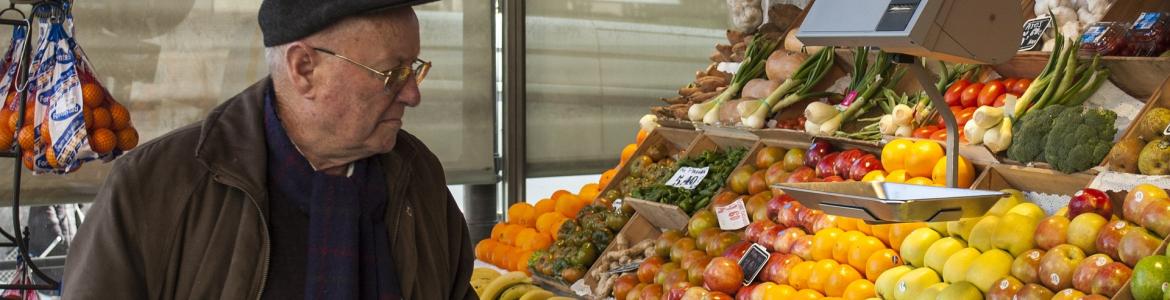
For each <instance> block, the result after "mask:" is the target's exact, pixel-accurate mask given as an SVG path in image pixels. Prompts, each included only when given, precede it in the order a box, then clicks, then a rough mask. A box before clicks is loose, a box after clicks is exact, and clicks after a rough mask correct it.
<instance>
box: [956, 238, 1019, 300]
mask: <svg viewBox="0 0 1170 300" xmlns="http://www.w3.org/2000/svg"><path fill="white" fill-rule="evenodd" d="M1011 271H1012V255H1011V254H1008V253H1007V252H1005V251H1003V250H999V249H992V250H990V251H987V252H983V254H980V255H979V257H977V258H975V261H974V262H972V263H971V268H969V269H967V278H966V279H967V281H969V282H971V284H974V285H975V287H977V288H979V290H980V291H983V292H987V291H989V290H991V285H992V284H995V281H996V280H999V279H1000V278H1003V277H1005V276H1008V275H1010V274H1011Z"/></svg>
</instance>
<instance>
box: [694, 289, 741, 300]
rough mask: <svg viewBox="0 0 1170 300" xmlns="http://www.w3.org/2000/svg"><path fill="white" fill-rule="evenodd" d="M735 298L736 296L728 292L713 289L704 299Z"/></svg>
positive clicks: (729, 299) (725, 299) (726, 299)
mask: <svg viewBox="0 0 1170 300" xmlns="http://www.w3.org/2000/svg"><path fill="white" fill-rule="evenodd" d="M732 294H734V293H732ZM733 299H734V298H731V296H728V295H727V293H723V292H716V291H711V292H710V293H708V294H707V296H704V297H703V299H702V300H733Z"/></svg>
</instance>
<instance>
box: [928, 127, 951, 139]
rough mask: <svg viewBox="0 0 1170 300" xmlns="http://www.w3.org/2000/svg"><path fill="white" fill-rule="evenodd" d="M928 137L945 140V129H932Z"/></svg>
mask: <svg viewBox="0 0 1170 300" xmlns="http://www.w3.org/2000/svg"><path fill="white" fill-rule="evenodd" d="M930 139H932V140H936V141H946V140H947V130H946V129H939V130H936V131H934V133H931V134H930Z"/></svg>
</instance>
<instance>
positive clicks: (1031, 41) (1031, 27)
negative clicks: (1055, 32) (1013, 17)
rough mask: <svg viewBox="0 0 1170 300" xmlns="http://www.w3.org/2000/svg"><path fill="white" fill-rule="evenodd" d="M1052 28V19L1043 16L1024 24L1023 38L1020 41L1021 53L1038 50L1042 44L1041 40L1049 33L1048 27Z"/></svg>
mask: <svg viewBox="0 0 1170 300" xmlns="http://www.w3.org/2000/svg"><path fill="white" fill-rule="evenodd" d="M1051 26H1052V18H1051V17H1049V16H1043V17H1039V18H1035V19H1031V20H1028V21H1027V22H1024V32H1023V37H1022V38H1021V39H1020V48H1019V51H1028V50H1033V49H1035V48H1036V45H1039V44H1040V39H1041V38H1042V37H1044V32H1045V31H1048V27H1051Z"/></svg>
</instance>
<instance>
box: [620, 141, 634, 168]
mask: <svg viewBox="0 0 1170 300" xmlns="http://www.w3.org/2000/svg"><path fill="white" fill-rule="evenodd" d="M637 150H638V144H629V145H626V147H625V148H622V156H621V158H622V159H621V162H622V163H623V164H624V163H626V161H627V160H630V157H632V156H634V151H637Z"/></svg>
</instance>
